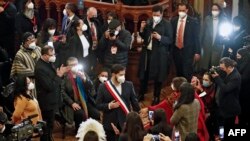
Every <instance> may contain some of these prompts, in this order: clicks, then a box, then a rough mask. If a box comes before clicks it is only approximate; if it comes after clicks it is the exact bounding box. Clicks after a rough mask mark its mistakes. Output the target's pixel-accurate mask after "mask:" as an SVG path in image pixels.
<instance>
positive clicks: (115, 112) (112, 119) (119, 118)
mask: <svg viewBox="0 0 250 141" xmlns="http://www.w3.org/2000/svg"><path fill="white" fill-rule="evenodd" d="M121 97H122V98H123V99H124V100H123V101H124V103H125V104H126V106H127V107H128V109H129V110H130V111H131V108H130V107H131V105H132V107H133V111H137V112H138V111H139V110H140V107H139V104H138V101H137V98H136V95H135V91H134V86H133V84H132V82H129V81H125V82H124V83H123V84H122V94H121ZM113 100H114V98H113V97H112V96H111V94H110V93H109V91H108V90H107V88H106V86H105V85H104V84H101V85H100V86H99V88H98V93H97V99H96V103H97V108H98V109H99V110H101V111H103V126H104V128H105V129H107V130H112V127H111V123H114V125H116V126H118V127H121V128H122V127H123V124H124V122H125V120H126V115H125V113H124V111H123V110H122V109H121V108H120V107H118V108H116V109H111V110H110V109H109V108H108V104H109V103H110V102H111V101H113Z"/></svg>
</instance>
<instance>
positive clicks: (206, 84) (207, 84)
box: [202, 80, 210, 88]
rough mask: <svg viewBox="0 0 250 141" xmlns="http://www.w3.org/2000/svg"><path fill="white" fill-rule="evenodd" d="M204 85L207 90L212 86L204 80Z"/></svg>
mask: <svg viewBox="0 0 250 141" xmlns="http://www.w3.org/2000/svg"><path fill="white" fill-rule="evenodd" d="M202 85H203V86H204V87H206V88H207V87H209V86H210V83H209V82H208V81H205V80H203V81H202Z"/></svg>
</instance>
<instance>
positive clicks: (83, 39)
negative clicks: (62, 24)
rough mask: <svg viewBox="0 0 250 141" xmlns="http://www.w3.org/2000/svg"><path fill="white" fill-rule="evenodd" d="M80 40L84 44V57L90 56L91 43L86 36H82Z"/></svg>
mask: <svg viewBox="0 0 250 141" xmlns="http://www.w3.org/2000/svg"><path fill="white" fill-rule="evenodd" d="M80 40H81V42H82V47H83V57H86V56H88V55H89V42H88V40H87V39H86V37H85V36H84V35H81V36H80Z"/></svg>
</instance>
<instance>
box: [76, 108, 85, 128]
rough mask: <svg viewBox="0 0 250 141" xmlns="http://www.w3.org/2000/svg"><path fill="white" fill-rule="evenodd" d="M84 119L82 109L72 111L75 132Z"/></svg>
mask: <svg viewBox="0 0 250 141" xmlns="http://www.w3.org/2000/svg"><path fill="white" fill-rule="evenodd" d="M85 119H86V115H85V113H84V111H83V110H82V109H80V110H77V111H74V121H75V131H77V130H78V128H79V125H80V124H81V123H82V121H84V120H85Z"/></svg>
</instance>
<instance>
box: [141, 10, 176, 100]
mask: <svg viewBox="0 0 250 141" xmlns="http://www.w3.org/2000/svg"><path fill="white" fill-rule="evenodd" d="M152 12H153V18H151V19H149V20H148V21H147V22H146V21H142V23H141V28H140V36H141V37H142V38H143V40H144V44H143V48H142V55H141V58H140V64H139V73H138V75H139V78H140V81H141V88H140V92H139V100H143V99H144V94H145V93H146V91H147V85H148V80H154V100H153V103H152V105H155V104H158V103H159V101H160V93H161V88H162V82H163V81H164V80H165V79H166V77H167V74H168V70H169V65H170V59H169V48H170V45H171V43H172V38H173V37H172V36H173V35H172V34H173V33H172V27H171V24H170V22H169V21H167V20H166V19H164V18H163V8H162V6H158V5H157V6H154V7H153V9H152Z"/></svg>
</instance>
